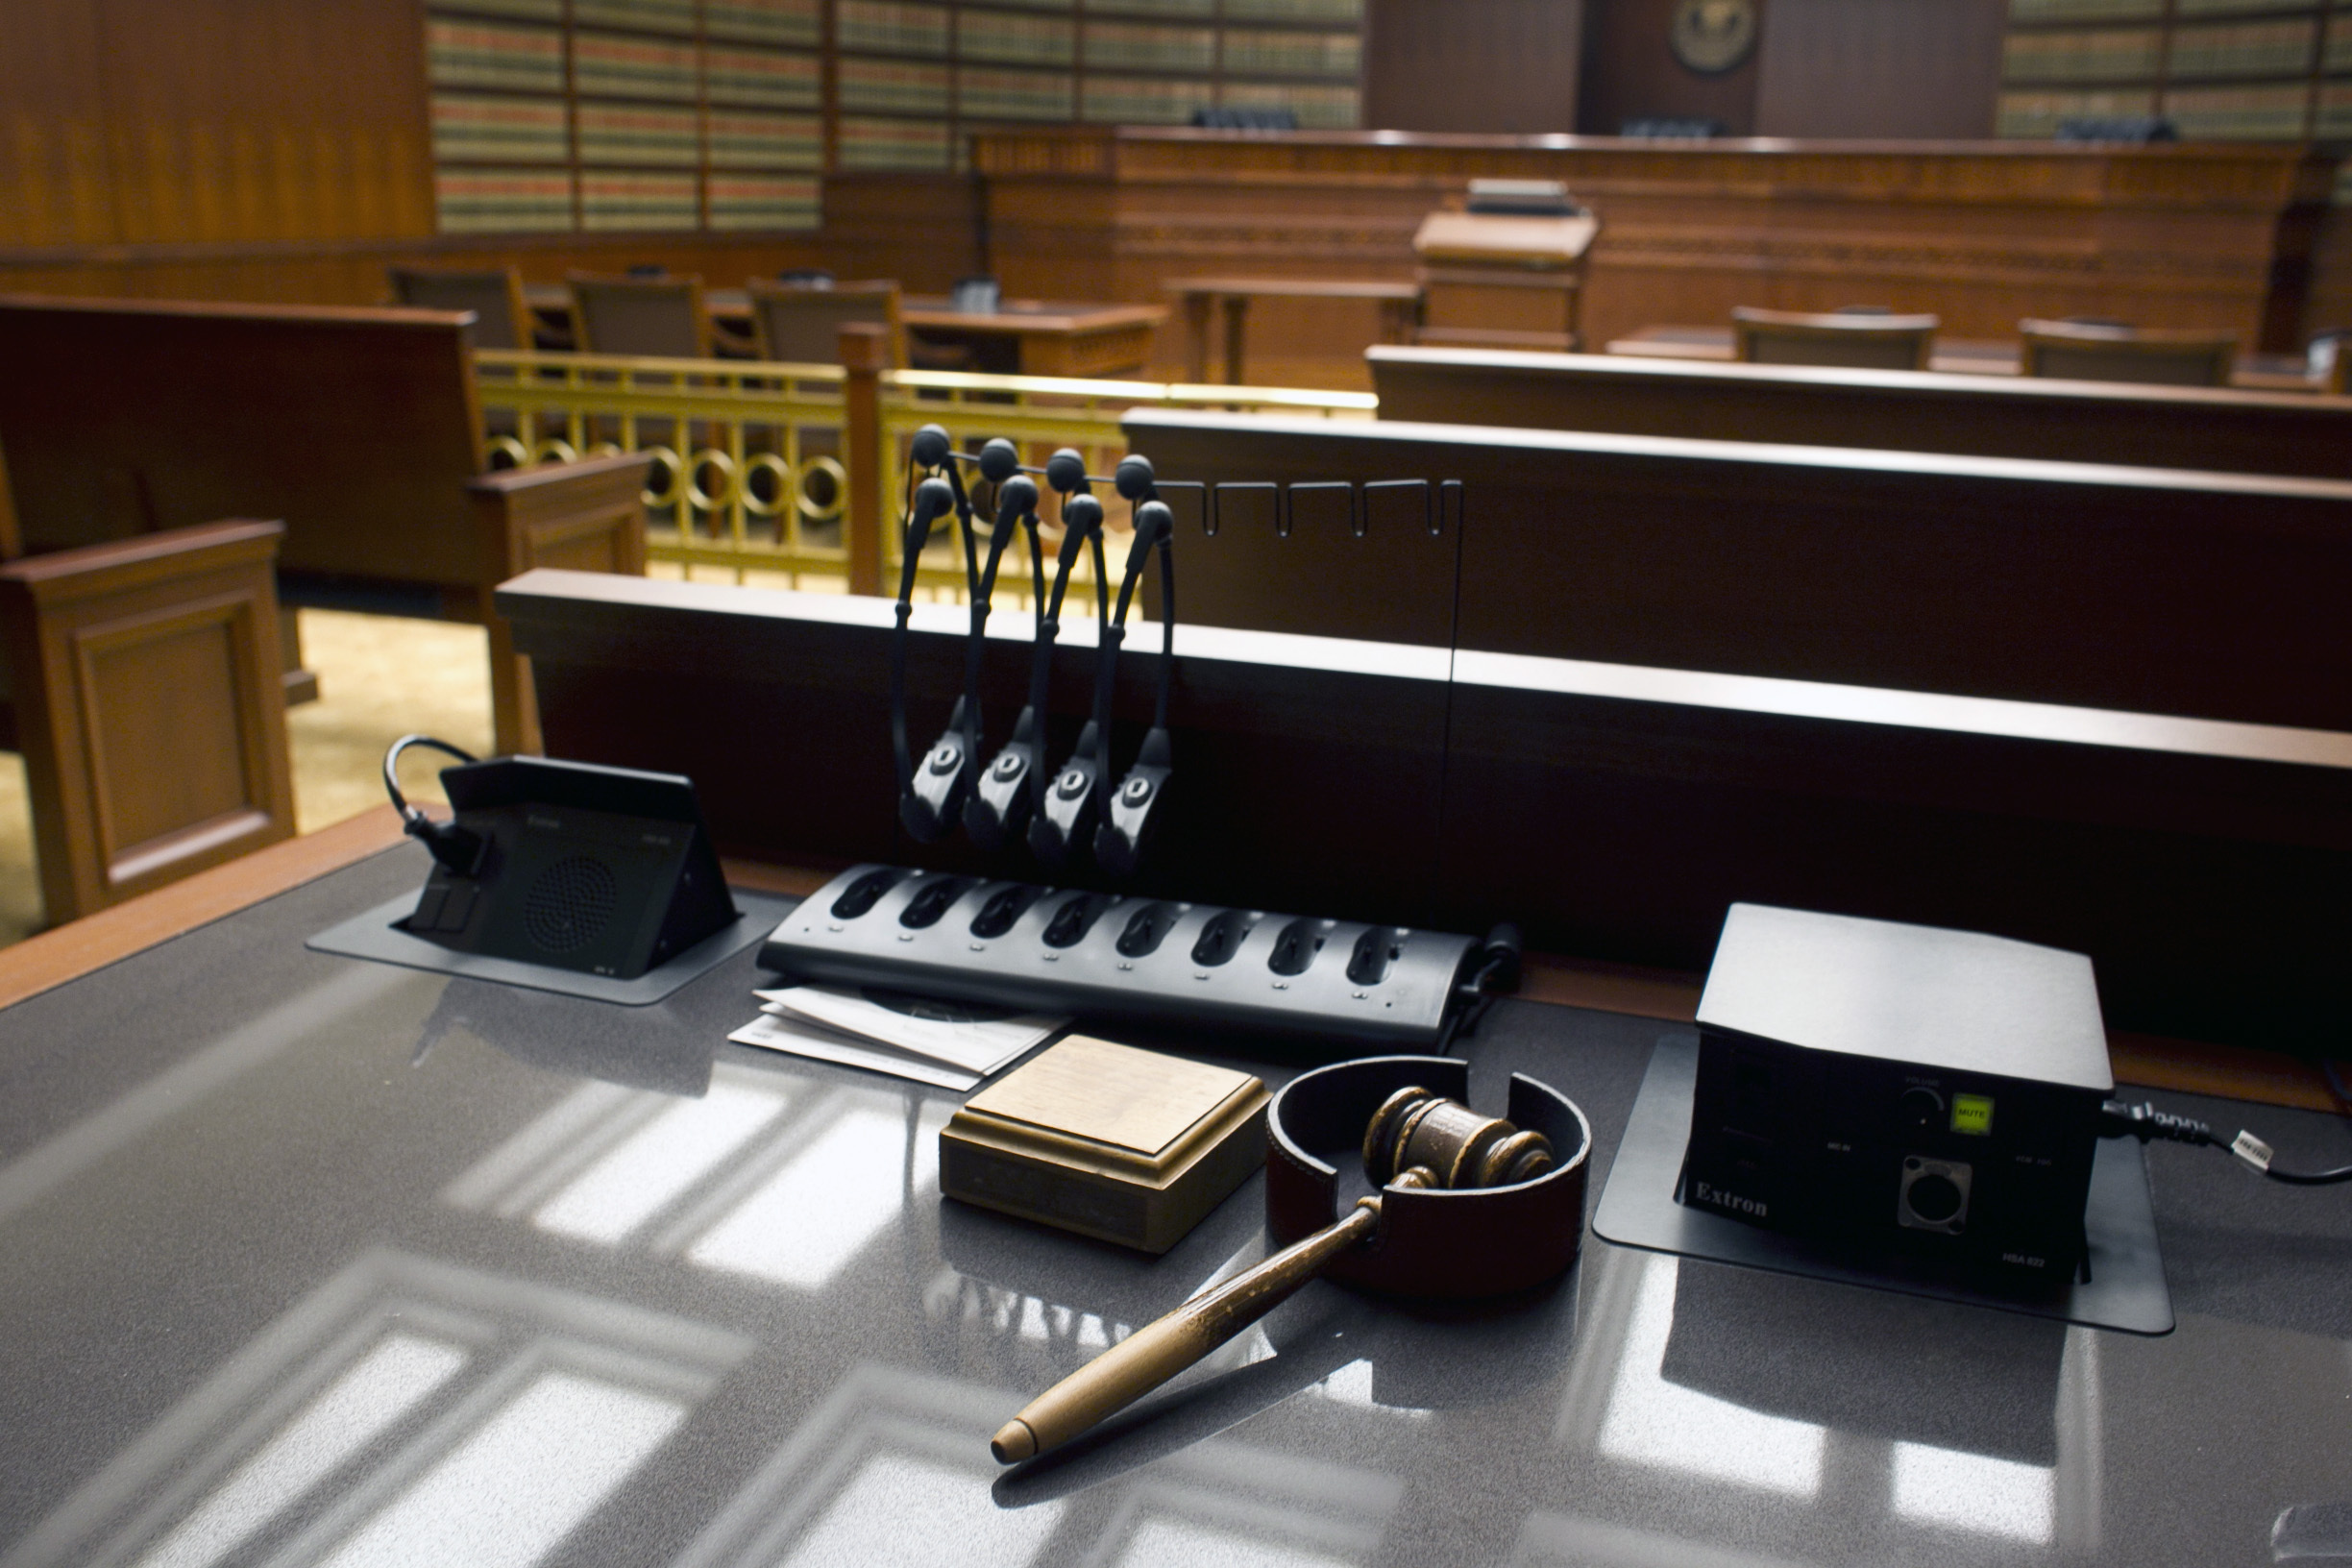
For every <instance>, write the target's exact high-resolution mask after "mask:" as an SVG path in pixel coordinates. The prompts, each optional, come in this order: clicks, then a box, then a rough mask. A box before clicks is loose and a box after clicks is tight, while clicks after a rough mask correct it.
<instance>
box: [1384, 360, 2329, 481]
mask: <svg viewBox="0 0 2352 1568" xmlns="http://www.w3.org/2000/svg"><path fill="white" fill-rule="evenodd" d="M1366 357H1367V358H1368V359H1369V361H1370V363H1371V367H1372V385H1373V388H1374V390H1375V391H1376V392H1377V393H1378V394H1379V396H1380V411H1381V417H1382V418H1383V419H1396V420H1413V421H1444V422H1447V423H1451V424H1458V425H1509V426H1520V427H1525V428H1529V429H1550V430H1597V431H1606V432H1610V433H1615V434H1623V435H1669V436H1691V437H1696V438H1699V439H1703V440H1712V441H1779V442H1790V443H1794V444H1797V445H1801V446H1817V447H1873V448H1880V449H1894V450H1897V451H1902V452H1948V453H1968V454H1976V455H1984V456H1993V457H2046V458H2052V459H2056V460H2060V461H2065V462H2087V463H2128V464H2140V465H2145V466H2147V467H2151V468H2193V469H2215V470H2219V471H2222V472H2229V473H2243V474H2298V475H2306V476H2309V477H2312V478H2352V398H2343V397H2321V396H2315V395H2313V394H2311V393H2296V392H2244V391H2234V390H2228V389H2223V388H2208V387H2185V386H2131V385H2122V384H2118V383H2115V382H2104V381H2061V380H2031V379H2023V378H1997V377H1987V376H1954V375H1946V374H1940V373H1937V372H1932V371H1889V370H1836V369H1826V368H1817V367H1801V366H1794V365H1744V364H1711V363H1705V362H1700V361H1679V360H1656V359H1631V358H1626V357H1623V356H1619V355H1588V354H1516V353H1505V352H1500V351H1488V352H1480V351H1473V350H1466V349H1428V348H1375V349H1372V350H1371V351H1369V353H1368V354H1367V355H1366Z"/></svg>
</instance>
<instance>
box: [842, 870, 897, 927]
mask: <svg viewBox="0 0 2352 1568" xmlns="http://www.w3.org/2000/svg"><path fill="white" fill-rule="evenodd" d="M905 876H906V872H904V871H895V870H893V871H868V872H867V873H866V874H865V875H864V876H861V877H859V878H858V879H857V880H856V881H855V882H852V883H850V884H849V886H848V888H847V890H846V891H845V892H844V893H843V894H842V895H841V896H840V897H839V898H836V899H834V900H833V918H834V919H837V920H854V919H857V918H858V917H859V916H860V915H863V914H865V913H866V912H867V911H868V910H870V909H871V908H873V906H874V905H875V904H876V903H878V902H880V901H881V898H882V895H883V894H886V893H888V892H890V890H891V889H893V888H894V887H896V886H897V885H898V884H899V882H900V881H901V880H902V879H903V878H904V877H905Z"/></svg>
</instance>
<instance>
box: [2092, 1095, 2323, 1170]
mask: <svg viewBox="0 0 2352 1568" xmlns="http://www.w3.org/2000/svg"><path fill="white" fill-rule="evenodd" d="M2099 1137H2101V1138H2136V1139H2139V1140H2140V1141H2141V1142H2143V1143H2146V1142H2148V1141H2150V1140H2151V1139H2164V1140H2166V1141H2167V1142H2170V1143H2186V1144H2189V1145H2190V1146H2191V1147H2193V1148H2208V1147H2210V1148H2218V1149H2227V1150H2228V1151H2229V1152H2230V1153H2232V1154H2234V1155H2236V1156H2237V1157H2238V1158H2239V1159H2241V1160H2242V1161H2244V1162H2245V1163H2246V1164H2249V1165H2252V1166H2253V1167H2254V1168H2255V1169H2256V1170H2259V1171H2261V1172H2262V1173H2263V1174H2264V1175H2265V1176H2267V1177H2269V1178H2270V1179H2271V1180H2272V1181H2274V1182H2284V1183H2286V1184H2287V1185H2288V1186H2289V1187H2333V1186H2334V1185H2336V1184H2337V1183H2339V1182H2352V1165H2341V1166H2339V1167H2338V1168H2336V1169H2334V1170H2308V1171H2307V1170H2280V1169H2279V1168H2277V1167H2276V1166H2275V1165H2273V1164H2270V1153H2271V1151H2270V1145H2269V1144H2267V1143H2266V1142H2264V1141H2263V1140H2262V1139H2259V1138H2256V1137H2255V1136H2254V1135H2253V1134H2252V1133H2249V1132H2247V1131H2245V1130H2244V1129H2243V1128H2241V1129H2240V1130H2239V1133H2238V1136H2237V1137H2236V1138H2234V1139H2226V1140H2225V1139H2221V1138H2219V1137H2217V1135H2216V1134H2215V1132H2214V1130H2213V1128H2212V1127H2211V1126H2209V1125H2208V1124H2207V1123H2205V1122H2202V1121H2199V1120H2197V1119H2196V1118H2195V1117H2193V1116H2179V1115H2173V1114H2172V1113H2170V1112H2168V1111H2159V1110H2157V1109H2156V1108H2155V1107H2154V1106H2152V1105H2149V1104H2147V1103H2145V1102H2143V1103H2141V1104H2139V1105H2126V1104H2125V1103H2123V1102H2122V1101H2121V1100H2109V1101H2107V1102H2106V1103H2105V1104H2104V1105H2102V1106H2100V1107H2099Z"/></svg>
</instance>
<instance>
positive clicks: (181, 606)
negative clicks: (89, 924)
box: [0, 522, 294, 924]
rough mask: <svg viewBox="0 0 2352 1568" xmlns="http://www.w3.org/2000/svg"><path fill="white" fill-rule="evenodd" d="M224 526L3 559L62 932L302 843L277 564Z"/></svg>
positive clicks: (50, 891)
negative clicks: (214, 869) (250, 855)
mask: <svg viewBox="0 0 2352 1568" xmlns="http://www.w3.org/2000/svg"><path fill="white" fill-rule="evenodd" d="M284 531H285V530H284V529H283V528H282V527H280V526H279V525H278V524H276V523H244V522H220V523H208V524H199V525H197V526H196V527H185V528H172V529H167V530H165V531H163V532H160V533H150V534H145V535H142V536H140V537H138V538H136V539H126V540H121V541H118V542H115V543H112V544H104V545H86V546H84V547H82V548H81V549H78V550H63V551H55V552H52V553H50V554H45V555H36V556H33V557H31V558H29V559H24V560H17V561H12V562H10V563H9V564H7V565H5V566H0V640H4V646H5V649H6V654H7V662H6V668H7V671H8V674H9V676H10V688H11V694H10V695H11V698H12V700H11V703H10V713H9V717H10V719H11V721H12V732H13V733H12V737H11V744H12V745H14V746H15V747H17V748H19V749H20V750H22V751H23V753H24V761H25V778H26V786H27V791H28V793H29V795H30V796H31V805H32V817H33V838H34V844H35V847H36V850H37V854H38V857H39V861H40V887H41V903H42V907H43V911H44V913H45V914H46V916H47V919H48V920H49V922H50V923H51V924H61V923H62V922H64V921H66V920H71V919H80V918H81V917H82V916H85V915H88V914H92V913H94V912H96V911H97V910H100V909H103V908H105V907H107V906H108V905H110V904H116V903H120V902H122V901H123V900H124V899H126V898H130V897H134V896H135V895H136V894H142V893H145V892H148V891H149V890H151V889H153V888H157V887H160V886H161V885H163V884H164V883H166V882H172V881H176V880H178V879H179V878H181V877H184V876H187V875H190V874H192V873H194V872H196V871H200V870H205V869H206V868H207V867H210V866H215V865H218V864H219V863H220V862H222V861H224V860H229V859H232V858H233V857H234V856H237V855H241V854H243V853H245V852H246V851H248V850H251V849H257V848H259V847H261V846H262V845H267V844H273V843H276V842H277V841H278V840H281V839H286V838H291V837H292V836H293V834H294V786H293V778H292V772H291V769H290V767H289V764H288V760H287V755H286V732H285V698H284V695H283V691H282V684H281V681H280V678H279V673H280V671H281V670H282V668H283V666H282V658H281V655H280V652H279V648H278V600H277V592H276V589H275V587H274V584H273V581H272V565H273V563H274V561H275V559H276V555H277V551H278V542H279V539H280V537H281V535H282V534H283V532H284Z"/></svg>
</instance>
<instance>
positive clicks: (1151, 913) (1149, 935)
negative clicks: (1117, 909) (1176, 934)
mask: <svg viewBox="0 0 2352 1568" xmlns="http://www.w3.org/2000/svg"><path fill="white" fill-rule="evenodd" d="M1183 914H1184V906H1183V905H1182V904H1165V903H1162V904H1145V905H1144V906H1143V907H1142V908H1141V909H1139V910H1137V911H1136V912H1135V913H1134V914H1133V915H1131V916H1129V917H1128V918H1127V928H1126V929H1125V930H1123V931H1121V932H1120V933H1119V939H1118V950H1119V956H1120V957H1121V958H1142V957H1145V956H1146V955H1148V954H1151V953H1156V952H1158V951H1159V950H1160V943H1163V942H1164V941H1166V940H1167V934H1168V933H1169V932H1170V931H1172V930H1174V929H1175V928H1176V921H1177V919H1178V917H1180V916H1182V915H1183Z"/></svg>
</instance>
